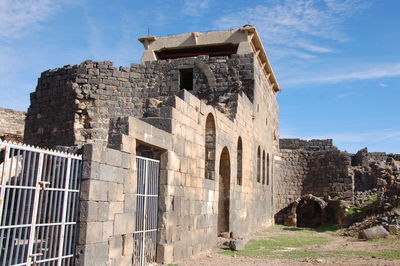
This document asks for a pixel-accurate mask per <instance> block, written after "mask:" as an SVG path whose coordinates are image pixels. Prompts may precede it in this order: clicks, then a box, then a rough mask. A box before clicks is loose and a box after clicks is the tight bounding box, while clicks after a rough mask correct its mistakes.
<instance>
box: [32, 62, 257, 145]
mask: <svg viewBox="0 0 400 266" xmlns="http://www.w3.org/2000/svg"><path fill="white" fill-rule="evenodd" d="M253 60H254V59H253V55H252V54H249V55H232V56H231V57H227V56H224V57H208V56H198V57H196V58H178V59H174V60H161V61H154V62H149V63H146V64H144V65H142V64H132V65H131V66H130V67H120V68H119V69H117V68H115V67H114V66H113V65H112V63H111V62H109V61H104V62H92V61H85V62H83V63H81V64H80V65H74V66H65V67H63V68H59V69H53V70H49V71H46V72H43V73H42V75H41V77H40V79H39V81H38V86H37V88H36V91H35V92H33V93H32V94H31V105H30V107H29V109H28V114H27V126H26V131H25V140H26V142H27V143H30V144H35V145H46V146H54V145H65V146H71V145H82V144H84V143H88V142H94V141H102V142H103V143H106V142H107V135H108V127H109V119H110V118H113V117H124V116H135V117H148V116H159V113H158V112H159V108H158V107H159V105H162V103H161V102H162V101H164V100H165V99H166V98H168V97H169V96H171V95H175V94H176V93H178V92H179V90H180V89H179V78H180V77H179V70H180V69H184V68H193V91H192V93H193V94H194V95H196V96H197V97H198V98H199V99H202V100H204V101H205V102H206V103H207V104H210V105H213V106H214V107H215V108H217V109H218V110H220V111H222V112H224V113H226V115H227V116H228V117H230V119H233V118H234V117H235V115H236V108H237V107H236V105H237V104H236V99H237V94H238V93H240V92H243V93H244V94H246V95H247V96H248V97H249V98H250V99H253V95H254V73H253Z"/></svg>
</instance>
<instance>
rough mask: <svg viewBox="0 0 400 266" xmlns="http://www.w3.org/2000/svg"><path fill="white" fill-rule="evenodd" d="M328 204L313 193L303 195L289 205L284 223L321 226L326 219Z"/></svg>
mask: <svg viewBox="0 0 400 266" xmlns="http://www.w3.org/2000/svg"><path fill="white" fill-rule="evenodd" d="M327 205H328V204H327V203H326V202H325V201H324V200H322V199H320V198H318V197H315V196H313V195H311V194H307V195H304V196H301V197H300V198H298V199H297V200H296V201H295V202H293V203H292V204H291V206H290V207H289V210H288V213H287V215H286V217H285V221H284V224H285V225H289V226H297V227H310V228H316V227H319V226H320V225H322V223H323V222H324V220H325V208H326V206H327Z"/></svg>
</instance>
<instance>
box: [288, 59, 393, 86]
mask: <svg viewBox="0 0 400 266" xmlns="http://www.w3.org/2000/svg"><path fill="white" fill-rule="evenodd" d="M371 65H373V67H371V68H368V69H366V68H364V69H362V70H359V71H343V72H340V73H336V74H335V73H333V72H332V71H329V73H313V75H310V76H309V77H307V78H295V79H292V80H287V81H286V82H285V84H286V85H288V86H291V87H293V86H294V85H300V84H313V83H339V82H344V81H354V80H369V79H378V78H388V77H400V62H399V63H386V64H376V63H375V64H371ZM353 69H356V67H353ZM332 73H333V74H332ZM381 84H383V83H381ZM384 85H386V84H384ZM381 86H382V85H381Z"/></svg>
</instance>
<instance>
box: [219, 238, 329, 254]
mask: <svg viewBox="0 0 400 266" xmlns="http://www.w3.org/2000/svg"><path fill="white" fill-rule="evenodd" d="M329 241H330V240H329V239H328V238H326V237H322V236H314V235H308V234H307V235H297V236H288V235H282V236H272V237H268V238H266V239H263V240H251V241H250V242H249V243H248V244H247V245H246V248H245V249H244V250H242V251H231V250H228V249H227V250H224V251H222V252H221V253H222V254H226V255H233V254H236V255H238V256H244V257H255V258H261V257H282V256H283V255H284V254H288V253H290V252H291V251H290V249H292V248H301V247H307V246H313V245H323V244H326V243H328V242H329ZM285 250H288V251H285Z"/></svg>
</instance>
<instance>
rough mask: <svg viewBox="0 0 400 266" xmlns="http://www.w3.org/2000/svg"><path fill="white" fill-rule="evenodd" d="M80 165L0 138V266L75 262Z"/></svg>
mask: <svg viewBox="0 0 400 266" xmlns="http://www.w3.org/2000/svg"><path fill="white" fill-rule="evenodd" d="M81 165H82V159H81V156H77V155H72V154H67V153H61V152H55V151H48V150H41V149H36V148H33V147H30V146H26V145H16V144H11V143H7V142H2V141H0V182H1V183H0V266H5V265H38V264H42V265H73V264H74V258H73V257H74V253H75V237H76V219H77V211H78V203H79V186H80V176H81Z"/></svg>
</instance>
